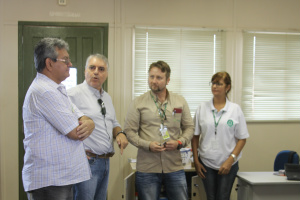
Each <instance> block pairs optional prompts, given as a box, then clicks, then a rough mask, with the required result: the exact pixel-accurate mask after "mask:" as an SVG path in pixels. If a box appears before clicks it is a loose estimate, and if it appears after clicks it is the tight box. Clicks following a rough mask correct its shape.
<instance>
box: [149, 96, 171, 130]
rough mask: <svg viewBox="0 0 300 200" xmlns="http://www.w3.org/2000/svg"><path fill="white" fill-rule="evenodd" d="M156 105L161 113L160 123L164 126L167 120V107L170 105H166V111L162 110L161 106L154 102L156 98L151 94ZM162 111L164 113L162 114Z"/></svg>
mask: <svg viewBox="0 0 300 200" xmlns="http://www.w3.org/2000/svg"><path fill="white" fill-rule="evenodd" d="M150 95H151V97H152V99H153V101H154V103H155V105H156V108H157V110H158V113H159V116H160V121H161V124H162V125H164V120H166V110H167V105H168V103H166V104H165V110H162V109H160V108H159V106H158V105H157V103H156V101H155V100H154V97H153V95H152V94H151V93H150ZM161 111H162V112H161Z"/></svg>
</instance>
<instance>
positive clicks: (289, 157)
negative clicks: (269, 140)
mask: <svg viewBox="0 0 300 200" xmlns="http://www.w3.org/2000/svg"><path fill="white" fill-rule="evenodd" d="M285 163H294V164H299V155H298V154H297V152H295V151H290V150H283V151H280V152H279V153H278V154H277V156H276V158H275V161H274V171H279V170H281V169H284V164H285Z"/></svg>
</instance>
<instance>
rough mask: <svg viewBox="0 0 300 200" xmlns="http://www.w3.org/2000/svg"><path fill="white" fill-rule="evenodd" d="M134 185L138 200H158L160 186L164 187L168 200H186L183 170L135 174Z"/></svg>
mask: <svg viewBox="0 0 300 200" xmlns="http://www.w3.org/2000/svg"><path fill="white" fill-rule="evenodd" d="M135 183H136V188H137V192H138V197H139V200H159V195H160V191H161V186H162V184H164V186H165V189H166V193H167V198H168V200H188V193H187V184H186V178H185V173H184V171H183V170H180V171H176V172H171V173H142V172H136V176H135Z"/></svg>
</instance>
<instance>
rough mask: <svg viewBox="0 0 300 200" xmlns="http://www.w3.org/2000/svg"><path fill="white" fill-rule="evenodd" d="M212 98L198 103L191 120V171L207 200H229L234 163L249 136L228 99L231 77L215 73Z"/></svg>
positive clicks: (242, 120) (235, 165)
mask: <svg viewBox="0 0 300 200" xmlns="http://www.w3.org/2000/svg"><path fill="white" fill-rule="evenodd" d="M210 85H211V91H212V94H213V99H212V100H210V101H208V102H204V103H202V104H201V105H200V106H199V107H198V109H197V111H196V113H195V117H194V122H195V133H194V137H193V139H192V148H193V155H194V158H198V159H194V160H195V161H194V162H195V168H196V171H197V174H198V176H200V177H201V178H202V180H203V183H204V187H205V191H206V196H207V199H208V200H229V199H230V193H231V189H232V185H233V182H234V179H235V177H236V174H237V172H238V169H239V166H238V160H239V159H240V158H241V155H242V153H241V151H242V149H243V147H244V146H245V144H246V138H248V137H249V133H248V130H247V125H246V121H245V118H244V115H243V112H242V110H241V108H240V106H239V105H237V104H235V103H232V102H230V101H229V100H228V98H227V94H228V93H229V92H230V89H231V78H230V75H229V74H228V73H227V72H218V73H216V74H214V75H213V76H212V78H211V84H210Z"/></svg>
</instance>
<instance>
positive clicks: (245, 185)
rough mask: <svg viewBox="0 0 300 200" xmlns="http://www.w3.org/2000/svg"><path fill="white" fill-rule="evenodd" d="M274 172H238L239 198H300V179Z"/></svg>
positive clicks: (251, 199) (270, 199)
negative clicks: (292, 178)
mask: <svg viewBox="0 0 300 200" xmlns="http://www.w3.org/2000/svg"><path fill="white" fill-rule="evenodd" d="M273 173H274V172H238V174H237V178H238V200H284V199H287V200H299V199H300V181H289V180H287V179H286V177H285V176H276V175H273Z"/></svg>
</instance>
